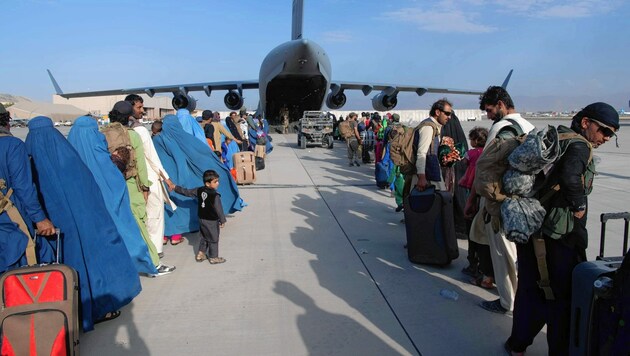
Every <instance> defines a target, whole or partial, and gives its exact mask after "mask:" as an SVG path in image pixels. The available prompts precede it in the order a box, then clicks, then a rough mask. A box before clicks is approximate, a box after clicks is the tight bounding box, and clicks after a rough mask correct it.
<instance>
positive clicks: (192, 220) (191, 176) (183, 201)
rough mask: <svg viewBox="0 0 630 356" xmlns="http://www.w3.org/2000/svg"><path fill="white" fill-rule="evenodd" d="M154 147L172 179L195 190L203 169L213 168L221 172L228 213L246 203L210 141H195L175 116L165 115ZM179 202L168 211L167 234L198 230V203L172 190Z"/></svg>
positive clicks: (224, 201) (226, 212)
mask: <svg viewBox="0 0 630 356" xmlns="http://www.w3.org/2000/svg"><path fill="white" fill-rule="evenodd" d="M153 143H154V145H155V150H156V151H157V153H158V156H160V161H162V165H163V166H164V169H166V171H167V172H168V174H169V176H171V179H172V180H173V181H175V182H177V184H178V185H180V186H182V187H184V188H188V189H192V188H196V187H200V186H201V185H203V172H204V171H206V170H208V169H212V170H214V171H216V172H217V173H218V174H219V181H220V182H221V184H220V185H219V189H218V190H219V194H221V204H222V205H223V210H224V213H225V214H229V213H233V212H235V211H239V210H241V209H242V208H243V207H244V206H245V205H246V204H245V203H243V199H241V198H240V196H239V192H238V187H237V186H236V182H235V181H234V179H233V178H232V176H231V175H230V171H229V170H228V169H227V168H226V167H225V165H224V164H223V163H222V162H221V161H220V160H219V158H218V157H217V156H216V155H215V154H214V153H213V152H212V151H211V150H210V147H208V144H207V143H205V142H201V141H199V140H195V139H194V138H193V137H192V136H191V135H190V134H188V133H186V132H185V131H184V130H183V129H182V126H181V124H180V123H179V121H178V120H177V117H176V116H175V115H166V116H165V117H164V121H163V125H162V132H161V133H160V134H158V135H156V136H154V137H153ZM169 195H170V197H171V199H172V200H173V202H174V203H175V204H176V205H177V209H176V210H175V211H170V210H169V209H167V211H166V223H165V225H166V226H165V233H164V234H165V235H167V236H170V235H175V234H182V233H186V232H190V231H197V230H199V219H198V217H197V202H196V199H194V198H188V197H185V196H183V195H180V194H177V193H175V192H170V193H169Z"/></svg>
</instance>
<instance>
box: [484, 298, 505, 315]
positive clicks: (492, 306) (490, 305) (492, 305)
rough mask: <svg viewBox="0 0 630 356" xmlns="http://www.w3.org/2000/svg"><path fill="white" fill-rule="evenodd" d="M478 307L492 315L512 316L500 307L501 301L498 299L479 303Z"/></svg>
mask: <svg viewBox="0 0 630 356" xmlns="http://www.w3.org/2000/svg"><path fill="white" fill-rule="evenodd" d="M479 306H480V307H482V308H484V309H485V310H487V311H490V312H493V313H497V314H503V315H512V312H511V311H509V310H507V309H505V308H504V307H503V306H502V305H501V300H500V299H497V300H493V301H483V302H481V303H479Z"/></svg>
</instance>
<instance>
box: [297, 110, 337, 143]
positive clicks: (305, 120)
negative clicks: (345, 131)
mask: <svg viewBox="0 0 630 356" xmlns="http://www.w3.org/2000/svg"><path fill="white" fill-rule="evenodd" d="M297 144H298V146H299V147H301V148H306V146H307V145H321V146H322V147H328V148H333V119H332V116H330V115H328V113H326V112H324V111H305V112H304V117H302V118H301V119H300V122H299V124H298V127H297Z"/></svg>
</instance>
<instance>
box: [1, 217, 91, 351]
mask: <svg viewBox="0 0 630 356" xmlns="http://www.w3.org/2000/svg"><path fill="white" fill-rule="evenodd" d="M29 238H30V237H29ZM59 243H60V233H59V230H58V229H57V257H56V260H57V262H56V263H53V264H50V265H32V266H25V267H20V268H16V269H13V270H10V271H7V272H5V273H4V274H2V276H0V287H1V288H2V290H1V298H2V299H1V307H2V309H1V311H0V354H2V355H3V356H4V355H15V356H20V355H56V356H61V355H78V354H79V313H78V308H79V284H78V282H79V280H78V278H77V272H76V271H75V270H74V269H73V268H72V267H70V266H66V265H63V264H59V251H60V248H59V247H60V245H59Z"/></svg>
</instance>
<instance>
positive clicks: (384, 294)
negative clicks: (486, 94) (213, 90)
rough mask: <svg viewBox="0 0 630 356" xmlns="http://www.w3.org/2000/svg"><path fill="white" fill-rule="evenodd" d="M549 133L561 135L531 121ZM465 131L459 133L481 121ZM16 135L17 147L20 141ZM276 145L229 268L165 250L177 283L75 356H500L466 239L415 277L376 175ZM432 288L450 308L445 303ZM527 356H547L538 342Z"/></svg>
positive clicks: (158, 286) (610, 205)
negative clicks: (472, 276)
mask: <svg viewBox="0 0 630 356" xmlns="http://www.w3.org/2000/svg"><path fill="white" fill-rule="evenodd" d="M547 123H552V124H558V123H559V122H557V121H535V122H534V124H535V125H536V126H537V127H538V128H542V127H543V126H544V125H546V124H547ZM562 123H563V124H568V122H567V121H565V122H562ZM462 125H463V126H464V131H465V132H468V130H469V129H470V128H472V127H473V126H478V125H479V126H485V127H489V126H490V122H489V121H482V122H479V121H477V122H463V123H462ZM629 125H630V124H629ZM626 129H627V126H626V124H623V125H622V129H621V134H620V135H621V136H620V137H619V146H620V147H619V148H616V147H615V142H614V139H613V141H612V142H609V143H607V144H605V145H603V146H602V147H600V148H599V149H597V150H596V151H595V152H594V153H595V156H596V159H597V160H598V162H599V163H598V172H599V175H598V176H597V177H596V178H595V184H594V190H593V193H592V194H591V195H590V197H589V212H588V214H589V215H588V216H589V224H588V229H589V248H588V251H587V255H588V256H589V259H593V258H594V257H595V255H596V254H597V253H598V252H599V237H600V223H599V221H598V220H599V215H600V213H602V212H618V211H627V210H628V203H627V202H628V200H629V199H630V194H629V193H628V192H629V191H630V179H628V178H630V177H629V175H630V169H629V168H628V163H627V162H628V160H627V157H628V154H629V153H630V152H629V151H630V140H628V139H624V137H623V135H624V131H625V130H626ZM67 130H68V129H67V128H61V129H60V131H62V132H64V133H67ZM12 131H13V132H14V134H15V135H16V136H18V137H21V138H24V137H25V136H26V129H13V130H12ZM272 137H273V144H274V150H273V152H272V153H271V154H270V155H268V156H267V158H266V161H265V163H266V168H265V169H264V170H262V171H258V176H257V180H256V183H255V184H253V185H249V186H240V187H239V188H240V193H241V197H242V198H243V199H244V200H245V202H246V203H247V204H248V206H247V207H246V208H245V209H244V210H243V211H241V212H237V213H235V214H233V215H230V216H229V217H228V222H227V224H226V227H225V228H224V229H222V231H221V242H220V255H221V256H223V257H225V258H226V259H227V263H224V264H220V265H210V264H209V263H208V262H207V261H206V262H203V263H197V262H195V260H194V257H195V252H196V248H197V244H198V239H199V237H198V234H197V233H189V234H186V235H185V237H186V242H185V243H182V244H180V245H178V246H171V245H167V246H164V247H165V249H164V252H165V257H164V259H163V262H165V263H167V264H174V265H176V266H177V270H176V271H175V272H174V273H172V274H169V275H165V276H161V277H157V278H144V277H143V278H142V279H141V281H142V287H143V291H142V293H141V294H140V295H139V296H138V297H136V298H135V299H134V301H133V302H132V303H131V304H129V305H128V306H126V307H125V308H123V309H122V315H121V316H120V317H119V318H117V319H115V320H112V321H108V322H105V323H102V324H98V325H97V326H96V329H95V330H94V331H92V332H90V333H86V334H82V335H81V341H80V342H81V344H80V350H81V353H83V354H84V355H184V354H202V355H207V354H208V355H217V354H225V355H254V354H255V355H418V354H422V355H452V354H467V355H504V354H505V352H504V351H503V342H504V341H505V340H506V339H507V337H508V336H509V334H510V330H511V326H512V318H511V317H509V316H505V315H499V314H494V313H490V312H488V311H485V310H483V309H482V308H480V307H479V306H478V304H479V302H481V301H483V300H493V299H496V298H498V296H497V293H496V289H495V290H484V289H481V288H479V287H476V286H474V285H472V284H471V283H470V282H469V278H468V277H466V276H464V275H463V274H462V273H461V269H462V268H463V267H465V266H466V265H467V260H466V254H467V252H466V250H467V241H466V240H459V241H458V243H459V248H460V251H459V252H460V257H459V258H458V259H457V260H455V261H453V262H452V263H451V264H450V265H449V266H447V267H435V266H425V265H415V264H412V263H411V262H409V260H408V259H407V254H406V250H405V249H404V248H403V246H404V244H405V243H406V237H405V228H404V224H402V223H401V222H400V220H401V219H402V218H403V214H402V213H396V212H395V211H394V208H395V206H396V204H395V202H394V198H393V197H391V196H390V193H389V191H387V190H381V189H378V188H377V187H376V185H375V181H374V164H367V165H363V164H362V165H361V166H360V167H349V166H348V163H347V159H346V146H345V144H344V143H343V142H338V141H335V146H334V148H333V149H331V150H328V149H325V148H320V147H308V148H307V149H306V150H302V149H300V148H298V147H297V142H296V141H297V139H296V135H295V134H288V135H279V134H272ZM607 230H608V234H607V241H606V253H605V254H606V255H607V256H618V255H621V250H622V247H621V246H622V234H623V224H621V223H620V222H617V221H611V222H609V223H608V229H607ZM442 289H448V290H452V291H455V292H456V293H457V294H458V295H459V298H458V299H457V300H450V299H446V298H444V297H442V296H441V295H440V290H442ZM527 351H528V352H527V354H528V355H545V354H547V346H546V334H545V331H544V329H543V331H542V332H541V333H539V335H538V336H537V338H536V339H535V342H534V344H533V345H532V346H530V348H528V350H527Z"/></svg>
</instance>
